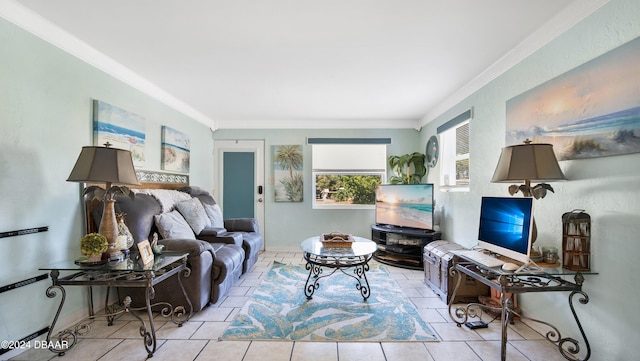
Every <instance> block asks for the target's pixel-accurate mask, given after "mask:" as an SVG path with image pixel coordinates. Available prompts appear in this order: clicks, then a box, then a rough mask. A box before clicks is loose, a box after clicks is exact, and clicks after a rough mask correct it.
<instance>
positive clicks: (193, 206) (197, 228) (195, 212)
mask: <svg viewBox="0 0 640 361" xmlns="http://www.w3.org/2000/svg"><path fill="white" fill-rule="evenodd" d="M176 208H177V209H178V211H179V212H180V213H181V214H182V216H183V217H184V219H185V220H186V221H187V223H189V226H191V229H193V231H194V232H195V234H200V232H202V230H203V229H204V228H205V227H211V222H210V221H209V217H207V212H206V211H205V210H204V206H202V202H200V200H199V199H198V198H191V199H189V200H188V201H182V202H180V203H178V204H176Z"/></svg>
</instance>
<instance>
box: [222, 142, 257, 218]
mask: <svg viewBox="0 0 640 361" xmlns="http://www.w3.org/2000/svg"><path fill="white" fill-rule="evenodd" d="M223 159H224V161H223V164H224V171H223V173H222V174H223V182H224V188H223V197H222V209H223V210H224V218H225V219H227V218H243V217H248V218H254V217H255V212H254V208H255V204H256V202H255V193H256V185H255V179H256V177H255V153H254V152H224V154H223Z"/></svg>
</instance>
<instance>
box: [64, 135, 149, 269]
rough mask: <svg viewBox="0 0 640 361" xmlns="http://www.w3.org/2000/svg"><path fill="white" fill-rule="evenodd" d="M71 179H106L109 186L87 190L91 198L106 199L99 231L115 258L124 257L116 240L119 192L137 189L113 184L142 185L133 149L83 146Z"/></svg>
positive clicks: (97, 180) (131, 195) (102, 180)
mask: <svg viewBox="0 0 640 361" xmlns="http://www.w3.org/2000/svg"><path fill="white" fill-rule="evenodd" d="M67 181H68V182H81V183H85V182H91V183H94V182H100V183H102V182H104V183H106V187H105V188H104V189H103V188H101V187H99V186H89V187H87V188H85V190H84V194H85V195H87V196H89V197H90V198H94V199H98V200H102V201H104V211H103V213H102V219H101V221H100V229H99V230H98V232H99V233H100V234H102V235H104V236H105V237H106V238H107V241H108V242H109V249H108V251H107V252H108V253H109V254H110V258H111V259H114V260H116V259H122V252H120V250H118V249H116V247H115V241H116V237H117V236H118V222H117V220H116V212H115V208H114V204H115V202H116V201H115V195H116V194H118V193H122V194H125V195H128V196H129V197H131V198H132V199H133V197H134V193H133V192H132V191H131V190H130V189H129V188H127V187H125V186H114V185H113V184H128V185H138V184H139V183H138V178H137V176H136V171H135V169H134V168H133V160H132V159H131V152H129V151H128V150H123V149H116V148H111V144H109V143H106V144H105V146H104V147H82V151H81V152H80V155H79V156H78V160H77V161H76V164H75V166H74V167H73V170H72V171H71V174H70V175H69V178H68V179H67Z"/></svg>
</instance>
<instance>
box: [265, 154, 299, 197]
mask: <svg viewBox="0 0 640 361" xmlns="http://www.w3.org/2000/svg"><path fill="white" fill-rule="evenodd" d="M303 165H304V163H303V154H302V146H301V145H299V144H295V145H274V146H273V174H274V176H273V178H274V179H275V181H274V190H275V201H276V202H302V201H303V189H304V188H303V178H304V177H303V175H304V172H303Z"/></svg>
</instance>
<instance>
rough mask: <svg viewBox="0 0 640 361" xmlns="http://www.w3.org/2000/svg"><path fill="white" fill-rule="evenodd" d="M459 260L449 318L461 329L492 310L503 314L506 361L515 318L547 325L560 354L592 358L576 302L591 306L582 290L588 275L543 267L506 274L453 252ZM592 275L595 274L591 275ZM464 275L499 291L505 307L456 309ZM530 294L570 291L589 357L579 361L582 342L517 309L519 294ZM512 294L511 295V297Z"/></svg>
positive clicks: (454, 269) (453, 271)
mask: <svg viewBox="0 0 640 361" xmlns="http://www.w3.org/2000/svg"><path fill="white" fill-rule="evenodd" d="M451 253H453V254H454V255H456V257H454V260H453V264H452V266H451V269H450V273H451V275H452V276H457V283H456V286H455V289H454V290H453V296H452V297H451V300H452V301H451V302H450V303H449V316H450V317H451V319H452V320H453V321H454V322H455V323H456V324H457V325H458V327H461V326H462V325H463V324H464V323H466V322H467V321H468V320H469V319H470V318H479V317H480V314H481V311H482V310H483V309H485V310H492V311H497V312H500V315H501V331H502V337H501V341H502V344H501V350H500V351H501V359H502V360H503V361H504V360H506V351H507V330H508V324H509V322H511V321H512V320H513V318H514V317H516V316H517V317H520V318H521V319H527V320H530V321H533V322H537V323H540V324H543V325H546V326H547V327H549V328H550V329H551V330H550V331H549V332H547V334H546V335H545V336H546V338H547V340H548V341H550V342H552V343H554V344H556V345H557V347H558V351H559V352H560V353H561V354H562V356H564V358H566V359H567V360H588V359H589V357H590V356H591V348H590V346H589V341H588V340H587V336H586V334H585V332H584V329H583V328H582V325H581V324H580V320H579V319H578V315H577V314H576V312H575V308H574V304H573V299H574V297H575V296H576V295H579V298H578V302H580V303H581V304H587V303H588V302H589V296H588V295H587V294H586V293H585V292H584V291H583V290H582V283H583V282H584V274H586V273H581V272H576V271H569V270H565V269H562V268H542V269H539V270H524V271H521V272H518V273H513V272H509V271H503V270H502V269H501V268H500V267H494V268H489V267H485V266H483V265H481V264H478V263H476V262H474V261H472V260H470V259H466V258H465V257H464V256H463V255H460V254H456V251H451ZM588 274H595V273H593V272H588ZM463 275H467V276H470V277H472V278H474V279H476V280H478V281H480V282H482V283H484V284H485V285H487V286H489V287H491V288H493V289H496V290H498V291H500V292H501V298H500V304H501V307H499V308H495V307H491V306H487V305H483V304H479V303H469V304H467V305H466V306H463V305H461V306H454V305H453V300H454V299H455V294H456V292H457V291H458V288H459V286H460V281H461V280H462V278H463ZM567 276H571V277H573V282H571V281H567V280H566V279H565V277H567ZM527 292H570V293H569V308H570V309H571V313H572V314H573V318H574V319H575V321H576V324H577V326H578V329H579V330H580V334H581V335H582V339H583V340H584V344H585V349H586V355H585V356H584V358H582V359H581V358H578V354H579V353H580V343H579V342H578V341H577V340H576V339H574V338H571V337H564V338H563V337H562V336H561V333H560V330H558V328H556V327H555V326H554V325H552V324H551V323H549V322H545V321H541V320H537V319H533V318H530V317H525V316H523V315H521V314H520V313H518V312H516V311H515V309H514V302H513V296H514V295H515V294H518V293H527ZM508 295H510V296H508Z"/></svg>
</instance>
